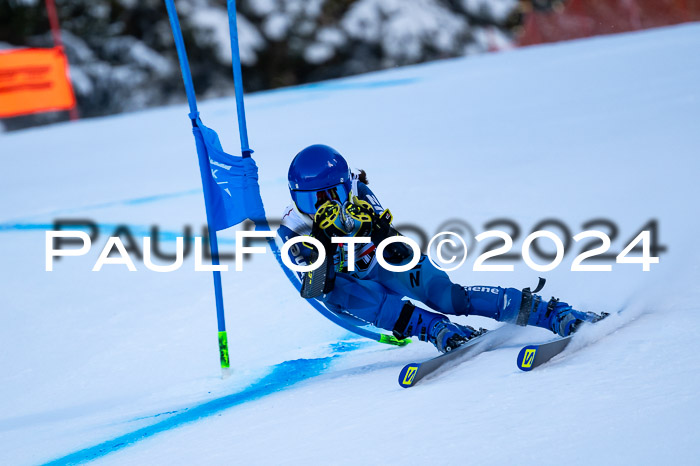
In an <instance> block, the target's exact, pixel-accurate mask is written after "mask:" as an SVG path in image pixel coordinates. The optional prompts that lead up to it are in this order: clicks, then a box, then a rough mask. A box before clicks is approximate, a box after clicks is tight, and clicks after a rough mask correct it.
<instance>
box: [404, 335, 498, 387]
mask: <svg viewBox="0 0 700 466" xmlns="http://www.w3.org/2000/svg"><path fill="white" fill-rule="evenodd" d="M506 328H508V329H510V328H511V326H510V325H504V326H503V327H499V328H497V329H496V330H489V331H487V332H486V333H482V334H481V335H479V336H476V337H474V338H472V339H471V340H469V341H468V342H466V343H465V344H463V345H462V346H460V347H458V348H456V349H454V350H452V351H450V352H449V353H445V354H441V355H439V356H436V357H434V358H432V359H428V360H427V361H424V362H414V363H411V364H406V365H405V366H404V368H403V369H401V372H400V373H399V385H401V386H402V387H403V388H409V387H413V386H414V385H415V384H417V383H418V382H419V381H420V380H421V379H423V378H425V377H426V376H427V375H430V374H432V373H434V372H435V371H437V370H438V369H440V368H442V367H444V366H445V365H446V364H448V363H451V362H463V361H465V360H467V359H470V358H472V357H474V356H476V355H477V354H480V353H483V352H485V351H489V350H491V349H493V348H495V347H496V346H499V345H500V344H502V343H503V342H505V341H506V340H507V339H508V338H509V337H510V335H511V332H509V331H506Z"/></svg>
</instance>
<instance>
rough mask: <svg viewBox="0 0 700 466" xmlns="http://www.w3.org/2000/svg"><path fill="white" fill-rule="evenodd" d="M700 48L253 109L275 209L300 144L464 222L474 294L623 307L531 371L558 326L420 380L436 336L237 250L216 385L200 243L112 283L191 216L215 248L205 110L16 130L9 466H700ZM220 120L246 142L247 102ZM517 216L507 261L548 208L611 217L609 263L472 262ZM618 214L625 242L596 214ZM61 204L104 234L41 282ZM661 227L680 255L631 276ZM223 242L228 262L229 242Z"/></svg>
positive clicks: (216, 121) (5, 200) (527, 67)
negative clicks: (165, 265)
mask: <svg viewBox="0 0 700 466" xmlns="http://www.w3.org/2000/svg"><path fill="white" fill-rule="evenodd" d="M699 49H700V25H698V24H690V25H683V26H678V27H672V28H665V29H659V30H653V31H647V32H643V33H633V34H624V35H617V36H608V37H602V38H594V39H589V40H583V41H576V42H570V43H562V44H556V45H547V46H542V47H532V48H527V49H520V50H516V51H510V52H506V53H500V54H491V55H488V56H480V57H475V58H469V59H458V60H448V61H442V62H437V63H433V64H430V65H423V66H415V67H409V68H402V69H398V70H392V71H388V72H382V73H375V74H368V75H364V76H359V77H357V78H353V79H344V80H338V81H330V82H325V83H320V84H316V85H309V86H302V87H298V88H292V89H286V90H281V91H273V92H264V93H260V94H255V95H250V96H248V97H247V111H248V126H249V129H250V140H251V143H252V146H253V148H254V149H255V157H256V160H257V163H258V165H259V167H260V185H261V190H262V194H263V200H264V202H265V205H266V208H267V213H268V216H269V217H270V218H271V219H275V218H279V216H281V213H282V210H283V208H284V206H285V205H287V203H288V193H287V184H286V173H287V167H288V164H289V161H290V160H291V158H292V157H293V155H294V154H295V153H296V152H297V151H299V150H300V149H301V148H303V147H305V146H306V145H309V144H312V143H326V144H330V145H333V146H334V147H336V148H338V149H339V150H340V151H341V153H343V154H345V155H346V157H347V158H348V159H349V160H350V163H351V165H352V166H356V167H361V168H364V169H365V170H367V172H368V175H369V179H370V187H371V188H373V189H374V191H375V193H376V194H377V195H378V196H379V198H380V200H381V202H382V203H383V205H384V206H386V207H389V208H391V210H392V212H393V213H394V216H395V219H396V223H397V224H414V225H417V226H420V227H421V228H422V229H424V230H425V231H426V232H427V233H428V234H430V235H432V234H434V233H435V232H436V230H437V228H438V227H439V226H441V224H443V223H445V222H446V221H448V220H451V219H452V221H453V222H456V220H454V219H459V220H460V221H463V222H468V223H469V225H471V227H472V229H473V230H474V231H473V232H471V233H469V232H467V231H466V230H464V233H465V237H466V238H465V239H467V242H468V243H469V244H470V252H469V257H468V259H467V261H466V263H465V265H464V266H463V267H462V268H461V269H459V270H457V271H455V272H452V273H451V276H452V277H453V279H454V280H455V281H456V282H458V283H462V284H465V285H467V284H470V285H501V286H513V287H517V288H523V287H525V286H534V284H535V283H536V279H537V276H545V277H546V278H547V279H548V283H547V286H546V287H545V289H544V290H543V292H542V294H543V295H544V297H545V299H548V298H549V296H552V295H554V296H557V297H559V298H561V299H563V300H565V301H567V302H569V303H572V304H573V305H575V306H576V307H577V308H580V309H585V310H593V311H608V312H615V311H617V310H620V309H622V312H621V313H620V314H619V315H613V316H612V317H610V318H609V319H608V320H606V321H604V322H602V323H600V324H598V325H596V326H594V327H588V328H584V329H583V330H582V331H581V334H580V335H579V336H577V338H576V340H575V343H573V344H572V345H571V346H570V348H569V349H568V350H567V351H566V354H564V355H563V356H562V357H559V358H557V359H555V360H553V361H551V363H549V364H547V365H545V366H543V367H541V368H538V369H536V370H534V371H532V372H530V373H524V372H521V371H519V370H518V369H517V367H516V365H515V358H516V355H517V353H518V350H519V348H520V347H521V346H522V345H524V344H527V343H531V342H539V341H546V340H548V339H549V338H551V333H548V332H547V331H546V330H541V329H532V328H527V329H519V330H518V331H517V332H516V333H515V335H514V336H513V338H512V339H511V340H510V341H509V342H508V343H506V344H505V345H503V346H502V347H500V348H498V349H497V350H494V351H490V352H487V353H483V354H481V355H479V356H478V357H476V358H474V359H472V360H470V361H467V362H465V363H463V364H461V365H458V366H455V367H452V368H450V369H449V370H446V371H444V372H442V373H441V374H438V375H437V376H436V377H433V378H430V379H427V380H424V381H422V382H421V383H420V384H418V385H416V386H415V387H414V388H411V389H409V390H404V389H402V388H400V387H399V385H398V383H397V376H398V373H399V371H400V369H401V368H402V367H403V366H404V365H405V364H407V363H410V362H413V361H420V360H422V359H425V358H428V357H431V356H433V355H435V354H436V352H435V350H434V348H433V347H432V346H431V345H429V344H427V343H421V342H416V343H412V344H410V345H408V346H406V347H404V348H395V347H389V346H386V345H380V344H378V343H374V342H371V341H366V340H362V339H360V338H357V337H356V336H354V335H352V334H349V333H347V332H346V331H344V330H343V329H341V328H339V327H336V326H335V325H333V324H332V323H330V322H328V321H327V320H325V319H324V318H323V317H322V316H321V315H319V314H318V313H316V312H315V311H314V310H313V309H312V308H311V307H310V306H309V305H308V304H306V303H305V302H304V301H303V300H302V299H301V298H300V297H299V296H298V294H297V293H296V291H295V290H294V288H293V287H292V286H291V285H290V284H289V283H288V282H287V281H286V279H285V277H284V275H283V273H282V272H281V271H280V270H279V269H278V266H277V264H276V262H275V261H274V259H273V258H272V256H271V255H270V253H269V252H268V254H267V255H266V256H257V257H255V258H253V259H251V260H250V261H247V262H245V267H244V269H245V270H244V272H234V271H233V265H234V263H233V262H232V261H227V262H226V263H227V264H229V266H230V267H231V271H229V272H226V273H224V274H223V279H224V298H225V303H226V318H227V324H228V329H229V342H230V350H231V362H232V368H233V370H232V375H231V377H229V378H227V379H223V380H222V379H221V377H220V370H219V364H218V354H217V341H216V330H217V329H216V318H215V310H214V298H213V287H212V277H211V274H210V273H204V272H195V271H194V258H193V257H192V255H191V254H190V255H188V257H187V259H186V260H185V263H184V265H183V267H182V268H181V269H180V270H179V271H177V272H172V273H156V272H152V271H149V270H147V269H146V267H145V266H144V264H143V262H142V261H141V260H139V259H138V258H134V261H135V264H136V266H137V269H138V271H137V272H129V271H127V269H126V267H125V266H122V265H106V266H105V267H104V268H103V269H102V271H100V272H92V271H91V269H92V267H93V265H94V263H95V261H96V259H97V257H98V255H99V253H100V251H101V248H102V247H103V246H104V244H105V243H106V239H107V237H108V236H110V235H111V234H112V233H113V232H114V231H115V230H116V228H117V226H118V225H126V226H128V228H129V231H130V232H131V233H132V235H133V237H134V241H135V242H136V243H137V244H140V243H141V240H142V237H143V236H144V235H146V236H150V232H149V229H150V227H151V225H158V226H159V227H160V230H161V233H162V236H163V238H164V241H161V244H160V247H161V248H162V249H164V250H166V251H168V252H172V251H174V245H175V242H174V237H175V236H178V235H179V236H183V235H184V229H185V227H186V226H188V225H190V226H192V227H193V231H194V234H196V235H201V227H202V225H203V224H204V222H205V216H204V209H203V201H202V196H201V189H200V186H201V185H200V180H199V171H198V166H197V160H196V156H195V150H194V141H193V138H192V135H191V131H190V127H189V120H188V119H187V110H186V107H185V106H182V105H180V106H176V107H170V108H163V109H158V110H149V111H144V112H140V113H135V114H130V115H120V116H115V117H110V118H103V119H94V120H89V121H82V122H78V123H69V124H60V125H54V126H51V127H45V128H39V129H33V130H28V131H23V132H16V133H11V134H4V135H2V136H0V147H1V152H2V153H1V157H2V170H1V171H0V190H1V192H2V197H0V283H1V285H0V289H1V292H0V296H2V306H1V308H0V309H1V312H2V314H1V315H2V324H1V325H0V347H1V348H2V351H0V367H1V368H2V371H0V395H1V396H0V464H37V463H45V462H51V461H55V462H56V464H63V463H70V462H82V461H86V460H96V461H97V462H98V463H103V464H119V465H123V464H212V463H224V464H320V463H323V464H327V463H329V464H378V463H381V462H392V463H397V464H405V463H412V464H416V463H420V462H427V463H430V464H433V463H448V464H532V465H542V464H553V465H554V464H564V463H566V464H629V465H638V464H697V461H698V458H700V442H698V440H699V439H700V438H699V434H698V432H699V430H698V428H699V425H698V416H699V415H700V397H698V393H700V357H699V356H698V354H699V350H700V339H699V338H698V331H697V329H698V323H697V321H698V309H699V307H698V302H699V300H700V293H699V289H698V283H700V274H699V273H698V261H699V260H700V254H698V248H697V244H698V243H697V242H698V238H697V231H698V230H699V229H700V219H699V217H698V211H697V202H698V199H700V189H699V188H698V182H697V178H698V174H699V173H700V160H699V159H698V154H699V153H700V131H698V128H699V127H700V126H698V123H700V86H698V83H700V54H698V53H697V51H698V50H699ZM200 110H201V112H202V119H203V121H204V122H205V123H206V124H208V125H209V126H211V127H213V128H214V129H216V130H217V131H218V132H219V134H220V136H221V138H222V141H223V143H224V146H225V147H226V148H227V149H228V150H229V152H232V153H237V151H238V149H237V148H238V136H237V126H236V114H235V104H234V100H233V99H231V98H228V99H221V100H216V101H209V102H206V103H203V104H202V105H201V108H200ZM499 218H500V219H503V218H506V219H511V220H512V221H513V222H515V223H516V224H517V225H518V226H520V227H521V229H522V231H521V232H520V233H521V234H520V235H518V237H517V238H516V239H515V244H514V249H513V251H514V252H519V250H520V249H519V248H520V246H521V245H522V242H523V239H524V238H525V236H526V235H527V233H528V232H530V231H531V230H532V228H533V227H534V226H535V225H536V224H537V223H538V222H539V221H540V220H543V219H548V218H549V219H552V218H553V219H559V220H560V221H561V222H562V223H563V224H564V225H565V226H567V227H568V229H570V230H571V231H570V232H569V236H573V235H575V234H577V233H580V232H582V231H584V230H586V229H589V228H593V229H600V230H604V231H606V232H607V233H608V234H610V235H611V236H614V238H613V241H612V246H611V249H610V251H609V252H612V253H613V255H612V259H609V260H608V261H607V262H606V263H610V264H613V269H612V272H572V271H571V270H570V266H571V263H572V262H573V260H574V258H575V257H576V255H577V254H578V253H579V252H580V250H581V245H580V244H576V243H572V247H571V250H570V251H569V252H568V253H567V255H566V256H565V257H564V260H563V262H562V264H561V265H560V266H559V267H557V268H556V269H555V270H554V271H551V272H546V273H542V272H536V271H534V270H532V269H530V268H529V267H527V266H526V265H525V263H524V262H523V261H522V260H518V259H513V260H512V261H511V263H513V264H514V265H515V271H514V272H474V271H472V266H473V264H474V261H475V259H476V258H477V256H478V255H479V254H480V253H481V251H482V249H483V247H482V246H483V245H482V244H478V243H476V242H475V240H474V238H473V236H474V235H475V234H478V233H481V232H483V231H486V230H487V229H490V228H494V227H493V226H491V227H490V226H488V225H487V224H488V223H489V222H490V221H491V220H494V219H499ZM601 218H603V219H609V220H611V221H612V222H614V223H615V225H616V226H617V228H618V230H619V231H618V234H617V235H613V232H612V231H611V230H610V228H607V229H606V227H605V226H601V225H600V224H598V225H594V226H593V227H590V226H585V225H584V224H586V223H587V222H589V221H591V220H595V219H601ZM56 219H90V220H91V221H93V222H95V223H96V224H98V225H99V233H100V236H99V238H97V239H96V240H95V241H94V243H93V248H92V250H91V252H90V253H89V254H88V255H86V256H83V257H67V258H62V259H60V260H57V261H56V262H55V264H54V271H53V272H46V271H45V269H44V268H45V231H46V230H47V229H51V228H52V223H53V222H54V220H56ZM652 219H656V221H657V226H658V229H657V242H658V243H659V245H661V246H665V247H666V250H665V251H661V252H660V253H659V254H658V255H659V257H660V263H659V264H652V265H651V271H650V272H643V271H642V266H641V265H640V264H615V263H614V256H615V255H616V254H617V253H619V252H620V251H621V250H622V249H623V248H624V247H625V246H626V245H627V244H628V243H629V241H630V239H632V238H633V237H634V236H635V235H636V234H637V232H638V231H639V230H640V229H641V227H642V226H643V225H645V224H647V222H649V221H650V220H652ZM455 225H457V224H456V223H455ZM445 228H446V229H447V227H445ZM455 228H457V226H455ZM496 228H497V229H506V228H507V227H505V226H503V225H500V226H497V227H496ZM549 229H552V231H553V232H555V233H557V234H558V235H559V236H561V237H562V238H564V237H565V232H562V231H561V229H557V227H550V228H549ZM511 233H512V231H511ZM220 237H221V245H220V246H221V249H222V251H223V252H225V253H227V254H230V253H232V252H233V250H234V246H235V242H234V241H233V232H232V231H227V232H223V233H222V234H221V235H220ZM586 241H589V240H586ZM543 244H544V243H543ZM540 261H541V259H540ZM584 263H588V262H584ZM458 320H459V321H460V322H463V323H467V324H471V325H474V326H484V327H487V328H494V327H496V326H498V325H500V324H497V323H495V322H493V321H489V320H487V319H482V318H475V317H460V318H459V319H458Z"/></svg>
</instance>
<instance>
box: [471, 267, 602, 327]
mask: <svg viewBox="0 0 700 466" xmlns="http://www.w3.org/2000/svg"><path fill="white" fill-rule="evenodd" d="M543 284H544V280H541V281H540V283H539V284H538V286H537V287H536V288H535V290H534V291H530V289H529V288H525V289H523V290H522V291H521V290H517V289H515V288H501V287H497V286H468V287H464V304H463V308H464V311H463V313H464V314H466V315H478V316H484V317H490V318H491V319H496V320H497V321H499V322H509V323H512V324H516V325H521V326H525V325H533V326H535V327H541V328H546V329H548V330H551V331H552V332H554V333H556V334H557V335H560V336H562V337H566V336H569V335H571V334H572V333H574V332H575V331H576V330H578V329H579V327H580V325H581V324H583V323H584V322H598V321H599V320H601V319H603V318H605V317H607V316H608V314H606V313H603V314H601V315H598V314H594V313H592V312H582V311H577V310H575V309H573V308H572V307H571V306H570V305H569V304H567V303H565V302H561V301H559V300H558V299H557V298H552V299H550V300H549V301H545V300H543V299H542V297H541V296H540V295H538V294H535V293H536V292H537V291H539V290H541V289H542V286H543Z"/></svg>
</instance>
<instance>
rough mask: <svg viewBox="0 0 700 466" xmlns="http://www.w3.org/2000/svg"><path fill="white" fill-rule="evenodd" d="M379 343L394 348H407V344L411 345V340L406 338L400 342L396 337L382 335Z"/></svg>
mask: <svg viewBox="0 0 700 466" xmlns="http://www.w3.org/2000/svg"><path fill="white" fill-rule="evenodd" d="M379 343H385V344H387V345H394V346H406V345H407V344H409V343H411V339H410V338H404V339H403V340H399V339H398V338H396V337H395V336H394V335H386V334H384V333H382V336H381V337H380V338H379Z"/></svg>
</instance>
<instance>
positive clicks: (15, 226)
mask: <svg viewBox="0 0 700 466" xmlns="http://www.w3.org/2000/svg"><path fill="white" fill-rule="evenodd" d="M120 226H126V227H127V228H128V229H129V232H130V233H131V234H132V235H133V236H134V237H136V238H145V237H147V236H148V237H152V235H151V228H150V227H145V226H141V225H126V224H116V223H98V224H97V231H98V232H99V233H100V234H101V235H103V234H105V235H110V236H111V235H112V233H114V232H115V231H116V230H117V228H119V227H120ZM53 228H54V225H53V224H52V223H0V233H2V232H8V231H14V230H19V231H31V230H36V231H51V230H53ZM71 229H73V230H79V231H86V232H88V231H89V229H88V228H87V227H86V226H85V225H75V226H71ZM193 235H194V236H197V235H196V233H193ZM178 237H180V238H184V239H185V241H187V240H188V238H186V237H185V234H184V232H178V231H168V230H160V231H158V240H159V241H167V242H175V241H176V240H177V238H178ZM189 242H190V243H192V244H194V237H192V238H190V239H189ZM219 243H222V244H236V240H235V239H234V238H226V237H221V236H219Z"/></svg>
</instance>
